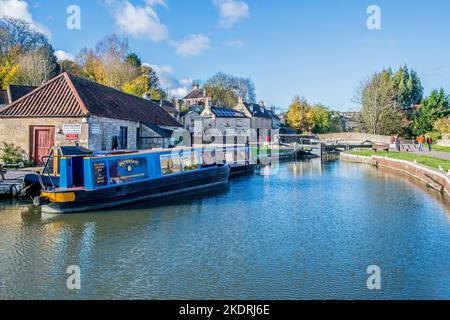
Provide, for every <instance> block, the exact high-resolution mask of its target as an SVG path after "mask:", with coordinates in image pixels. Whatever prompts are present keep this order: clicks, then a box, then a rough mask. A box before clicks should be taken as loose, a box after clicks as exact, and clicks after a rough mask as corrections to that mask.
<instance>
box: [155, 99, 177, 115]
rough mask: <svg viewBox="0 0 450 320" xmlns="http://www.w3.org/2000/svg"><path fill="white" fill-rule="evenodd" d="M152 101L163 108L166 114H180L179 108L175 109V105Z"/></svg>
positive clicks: (167, 102) (168, 102)
mask: <svg viewBox="0 0 450 320" xmlns="http://www.w3.org/2000/svg"><path fill="white" fill-rule="evenodd" d="M152 101H153V102H154V103H156V104H157V105H158V106H160V107H161V108H163V109H164V110H165V111H166V112H169V113H178V110H177V108H175V106H174V105H173V103H172V102H170V101H168V100H152ZM161 101H162V103H161Z"/></svg>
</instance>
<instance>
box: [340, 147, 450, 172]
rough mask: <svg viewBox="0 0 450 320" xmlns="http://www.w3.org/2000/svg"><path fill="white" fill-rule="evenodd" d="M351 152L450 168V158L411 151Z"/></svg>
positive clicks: (436, 167)
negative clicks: (423, 154)
mask: <svg viewBox="0 0 450 320" xmlns="http://www.w3.org/2000/svg"><path fill="white" fill-rule="evenodd" d="M449 150H450V149H449ZM449 152H450V151H449ZM348 153H349V154H354V155H358V156H365V157H371V156H381V157H384V156H386V157H388V158H391V159H398V160H405V161H411V162H414V161H416V162H417V163H419V164H422V165H424V166H427V167H430V168H433V169H439V167H441V168H442V169H444V170H445V171H448V170H450V160H445V159H440V158H435V157H428V156H422V155H417V154H413V153H409V152H394V151H391V152H388V153H386V152H373V151H350V152H348Z"/></svg>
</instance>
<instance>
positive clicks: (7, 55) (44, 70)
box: [0, 18, 59, 88]
mask: <svg viewBox="0 0 450 320" xmlns="http://www.w3.org/2000/svg"><path fill="white" fill-rule="evenodd" d="M58 73H59V65H58V63H57V59H56V56H55V54H54V50H53V48H52V46H51V45H50V44H49V42H48V39H47V38H46V36H45V35H43V34H42V33H40V32H37V31H35V30H34V29H33V28H32V27H31V25H30V24H29V23H28V22H25V21H22V20H18V19H11V18H2V19H0V86H1V87H2V88H6V87H7V86H8V85H9V84H18V85H40V84H42V83H43V82H45V81H47V80H49V79H50V78H52V77H54V76H55V75H57V74H58Z"/></svg>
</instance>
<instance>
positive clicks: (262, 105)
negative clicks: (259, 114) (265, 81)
mask: <svg viewBox="0 0 450 320" xmlns="http://www.w3.org/2000/svg"><path fill="white" fill-rule="evenodd" d="M259 105H260V106H261V108H263V109H264V108H265V107H266V106H265V105H264V101H263V100H261V101H260V102H259Z"/></svg>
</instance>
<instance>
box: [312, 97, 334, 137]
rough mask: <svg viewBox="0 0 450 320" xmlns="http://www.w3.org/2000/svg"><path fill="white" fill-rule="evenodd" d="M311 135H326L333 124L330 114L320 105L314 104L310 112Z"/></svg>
mask: <svg viewBox="0 0 450 320" xmlns="http://www.w3.org/2000/svg"><path fill="white" fill-rule="evenodd" d="M310 114H311V115H310V118H311V120H312V132H313V133H327V132H329V131H330V129H331V127H332V125H333V122H332V119H331V112H330V110H328V109H327V108H325V107H324V106H323V105H322V104H316V105H315V106H313V107H312V108H311V110H310Z"/></svg>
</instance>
